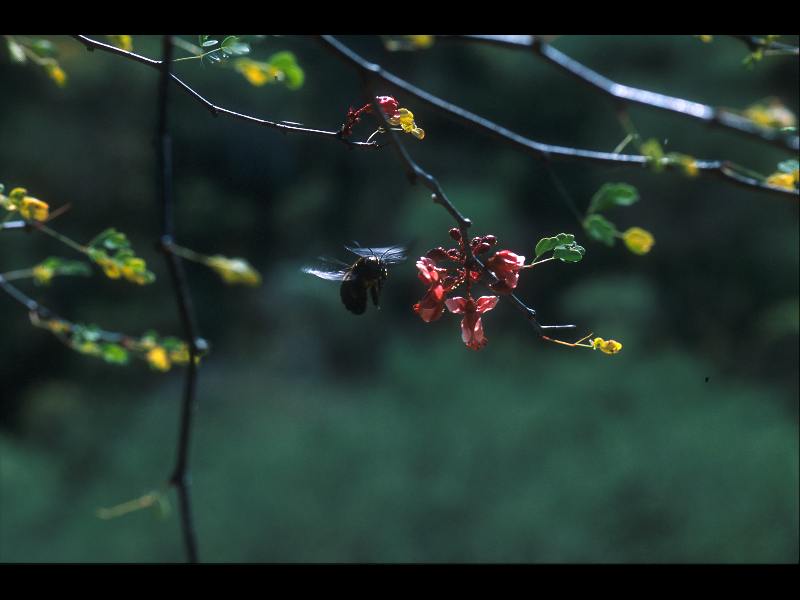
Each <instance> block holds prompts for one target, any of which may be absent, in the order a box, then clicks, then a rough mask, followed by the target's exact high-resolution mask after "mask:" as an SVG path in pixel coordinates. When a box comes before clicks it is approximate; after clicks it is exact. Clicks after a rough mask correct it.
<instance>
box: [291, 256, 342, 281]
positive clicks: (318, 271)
mask: <svg viewBox="0 0 800 600" xmlns="http://www.w3.org/2000/svg"><path fill="white" fill-rule="evenodd" d="M302 271H303V273H308V274H309V275H314V276H315V277H319V278H320V279H327V280H328V281H344V280H345V279H348V278H349V275H350V265H348V264H347V263H344V262H342V261H340V260H336V259H335V258H323V257H320V258H319V263H318V264H316V265H313V266H307V267H303V269H302Z"/></svg>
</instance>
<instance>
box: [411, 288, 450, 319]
mask: <svg viewBox="0 0 800 600" xmlns="http://www.w3.org/2000/svg"><path fill="white" fill-rule="evenodd" d="M444 305H445V302H444V288H442V286H441V285H438V284H437V285H434V286H431V288H430V289H429V290H428V292H427V293H426V294H425V295H424V296H423V297H422V300H420V301H419V302H418V303H417V304H415V305H414V307H413V309H414V312H415V313H417V314H418V315H419V317H420V319H422V320H423V321H425V322H426V323H431V322H433V321H435V320H436V319H438V318H439V317H441V316H442V313H443V312H444Z"/></svg>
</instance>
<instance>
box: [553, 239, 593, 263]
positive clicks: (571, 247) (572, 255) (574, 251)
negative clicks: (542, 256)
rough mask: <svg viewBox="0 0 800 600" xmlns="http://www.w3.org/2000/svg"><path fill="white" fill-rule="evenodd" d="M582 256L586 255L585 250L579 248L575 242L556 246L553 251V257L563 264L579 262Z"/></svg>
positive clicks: (581, 247)
mask: <svg viewBox="0 0 800 600" xmlns="http://www.w3.org/2000/svg"><path fill="white" fill-rule="evenodd" d="M584 254H586V248H584V247H583V246H579V245H578V244H576V243H575V242H572V243H571V244H568V245H563V246H558V247H557V248H555V250H554V251H553V256H554V257H555V258H557V259H559V260H561V261H564V262H580V260H581V259H582V258H583V255H584Z"/></svg>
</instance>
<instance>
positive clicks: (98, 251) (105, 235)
mask: <svg viewBox="0 0 800 600" xmlns="http://www.w3.org/2000/svg"><path fill="white" fill-rule="evenodd" d="M86 255H87V256H88V257H89V258H90V259H91V260H92V262H94V263H95V264H97V265H98V266H99V267H100V268H101V269H103V272H104V273H105V275H106V277H108V278H109V279H119V278H120V277H123V278H125V279H127V280H128V281H131V282H133V283H136V284H139V285H146V284H148V283H153V282H154V281H155V279H156V276H155V275H154V274H153V273H152V272H150V271H148V270H147V263H146V262H145V261H144V259H142V258H139V257H138V256H136V254H134V252H133V248H131V245H130V242H129V241H128V238H127V237H126V236H125V234H124V233H122V232H120V231H117V230H116V229H114V228H113V227H112V228H109V229H106V230H105V231H103V232H102V233H100V234H99V235H98V236H97V237H95V238H94V239H93V240H92V241H91V242H89V245H88V247H87V248H86Z"/></svg>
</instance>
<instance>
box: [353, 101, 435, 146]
mask: <svg viewBox="0 0 800 600" xmlns="http://www.w3.org/2000/svg"><path fill="white" fill-rule="evenodd" d="M377 100H378V106H380V107H381V110H382V111H383V113H384V114H385V115H386V119H387V121H388V122H389V124H390V125H393V126H395V127H397V126H399V127H400V128H401V129H402V130H403V131H404V132H405V133H410V134H411V135H413V136H414V137H415V138H417V139H418V140H421V139H424V138H425V131H424V130H423V129H421V128H420V127H417V124H416V123H415V122H414V113H412V112H411V111H410V110H408V109H407V108H400V104H399V103H398V102H397V100H395V99H394V98H393V97H391V96H378V98H377ZM371 113H372V103H371V102H369V103H367V104H365V105H364V106H362V107H361V108H359V109H354V108H353V107H350V108H349V109H348V111H347V117H346V118H345V122H344V125H342V129H341V135H342V137H349V136H350V135H352V133H353V127H354V126H355V125H356V124H357V123H358V122H359V121H360V120H361V116H362V115H364V114H371Z"/></svg>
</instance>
